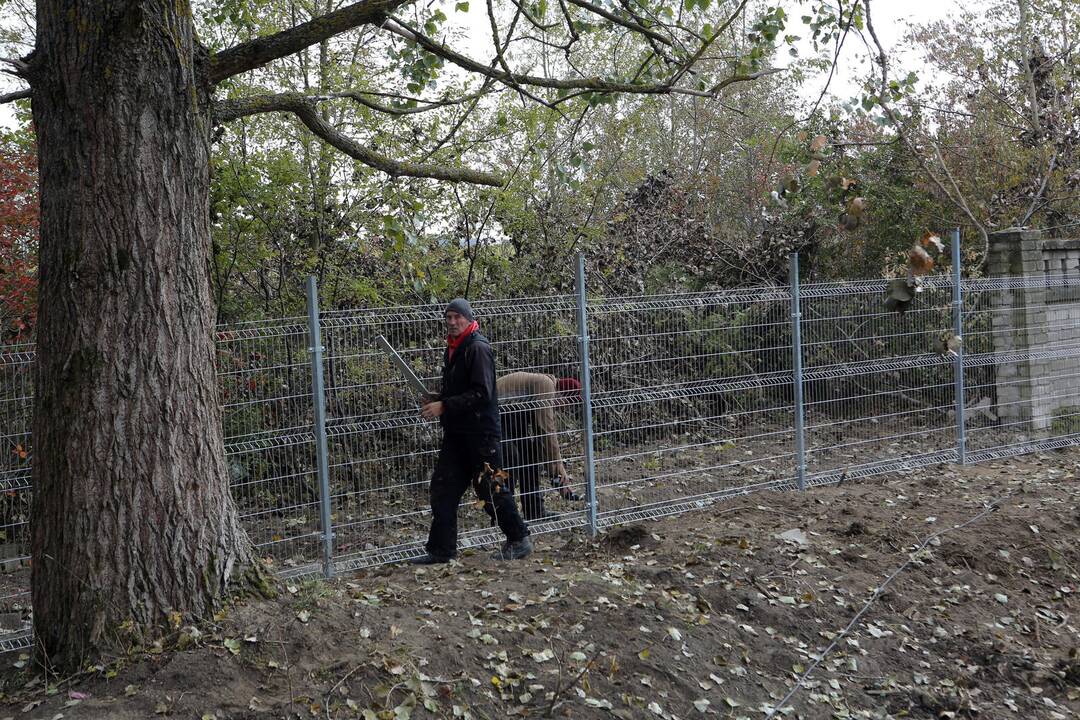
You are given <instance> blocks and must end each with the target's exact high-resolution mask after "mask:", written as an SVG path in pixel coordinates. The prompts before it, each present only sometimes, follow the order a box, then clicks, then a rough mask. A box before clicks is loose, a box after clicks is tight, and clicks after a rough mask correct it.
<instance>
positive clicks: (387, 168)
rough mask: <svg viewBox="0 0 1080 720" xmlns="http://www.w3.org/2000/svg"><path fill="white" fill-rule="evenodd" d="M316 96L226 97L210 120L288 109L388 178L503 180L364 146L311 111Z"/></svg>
mask: <svg viewBox="0 0 1080 720" xmlns="http://www.w3.org/2000/svg"><path fill="white" fill-rule="evenodd" d="M320 99H326V98H325V97H324V98H317V97H312V96H308V95H301V94H299V93H284V94H281V95H264V96H260V97H254V98H245V99H243V100H229V101H225V102H219V103H216V104H215V106H214V119H215V121H216V122H218V123H222V122H229V121H230V120H237V119H239V118H242V117H247V116H249V115H257V114H260V113H268V112H291V113H293V114H294V115H296V117H298V118H299V119H300V122H302V123H304V125H306V126H307V128H308V130H310V131H311V132H312V133H314V134H315V135H316V136H318V137H320V138H322V139H323V140H325V141H326V142H327V143H328V144H330V145H332V146H333V147H335V148H337V149H338V150H340V151H341V152H343V153H345V154H346V155H348V156H349V157H352V158H355V159H356V160H359V161H360V162H362V163H364V164H365V165H369V166H371V167H373V168H375V169H376V170H381V171H382V172H384V173H386V174H387V175H389V176H391V177H421V178H432V179H434V180H446V181H449V182H467V183H473V184H474V185H491V186H493V187H502V185H503V184H504V181H503V179H502V178H501V177H500V176H498V175H496V174H494V173H489V172H483V171H480V170H471V169H469V168H451V167H446V166H443V165H423V164H417V163H407V162H401V161H399V160H394V159H393V158H391V157H388V156H386V155H383V154H382V153H379V152H376V151H374V150H372V149H371V148H368V147H365V146H364V145H361V144H360V143H358V142H356V141H355V140H353V139H352V138H349V137H347V136H345V135H344V134H343V133H341V132H340V131H339V130H338V129H337V128H335V127H334V126H333V125H331V124H330V123H329V122H327V121H326V120H325V119H323V118H322V117H321V116H320V115H319V113H317V112H315V106H316V102H317V100H320Z"/></svg>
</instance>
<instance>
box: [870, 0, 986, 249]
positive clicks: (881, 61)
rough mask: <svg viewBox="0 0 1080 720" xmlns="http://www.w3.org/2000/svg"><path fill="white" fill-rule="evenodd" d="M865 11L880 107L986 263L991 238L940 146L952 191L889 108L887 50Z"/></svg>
mask: <svg viewBox="0 0 1080 720" xmlns="http://www.w3.org/2000/svg"><path fill="white" fill-rule="evenodd" d="M862 3H863V8H864V9H865V10H866V14H865V18H866V30H867V31H868V32H869V33H870V37H871V38H872V39H873V41H874V45H875V46H876V47H877V52H878V56H877V62H878V65H879V66H880V68H881V79H880V83H881V84H880V87H879V89H878V98H877V99H878V104H879V105H880V106H881V109H882V111H883V112H884V113H885V115H886V116H887V117H888V118H889V120H890V121H891V122H892V124H893V126H894V127H895V128H896V132H897V134H898V135H899V136H900V139H901V140H903V141H904V144H905V145H907V148H908V150H909V151H910V152H911V154H912V156H913V157H914V158H915V161H916V162H917V163H919V166H920V167H921V168H922V169H923V171H925V172H926V174H927V176H928V177H929V178H930V180H931V181H932V182H933V183H934V185H935V186H937V188H938V190H940V191H941V192H942V194H944V195H945V197H946V198H948V199H949V201H950V202H951V203H952V204H953V205H955V206H956V207H957V208H958V209H959V210H960V211H961V212H962V213H963V214H964V215H966V216H967V218H968V220H970V221H971V224H972V225H974V226H975V228H976V229H977V230H978V231H979V235H980V236H981V237H982V241H983V247H982V259H984V260H985V259H986V256H987V254H988V253H989V249H990V235H989V233H988V232H987V230H986V226H985V225H983V223H982V222H981V221H980V220H979V218H977V217H976V216H975V213H974V212H973V211H972V210H971V206H970V205H969V204H968V202H967V198H965V197H964V193H963V192H962V191H961V190H960V186H959V185H958V184H957V183H956V179H955V178H954V177H953V175H952V173H951V172H949V166H948V165H946V164H945V159H944V158H943V157H941V153H940V152H939V151H938V148H937V145H933V147H934V152H935V154H936V156H937V160H938V163H939V164H940V165H941V169H942V171H943V172H944V173H945V178H946V180H948V181H949V185H951V186H952V191H950V190H949V189H948V188H947V187H945V183H944V182H943V181H942V180H941V178H939V177H938V175H937V173H935V172H934V171H933V169H932V168H931V167H930V164H929V163H928V162H927V161H926V158H925V157H924V155H923V152H922V150H921V149H920V148H919V147H918V145H916V144H915V142H914V141H913V140H912V139H911V137H910V135H909V134H908V133H907V131H906V130H905V129H904V125H903V123H902V122H901V118H900V116H899V115H897V113H896V111H895V110H893V108H892V105H890V104H889V102H888V100H887V99H886V98H887V96H888V84H889V58H888V56H887V55H886V54H885V48H884V47H883V46H882V44H881V41H880V40H879V39H878V36H877V33H876V32H875V31H874V22H873V20H872V18H871V16H870V0H862Z"/></svg>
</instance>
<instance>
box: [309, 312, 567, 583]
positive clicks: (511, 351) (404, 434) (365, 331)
mask: <svg viewBox="0 0 1080 720" xmlns="http://www.w3.org/2000/svg"><path fill="white" fill-rule="evenodd" d="M574 307H575V306H574V303H573V299H572V298H567V297H549V298H533V299H524V300H515V301H492V302H477V303H474V305H473V310H474V312H475V314H476V317H477V319H478V321H479V323H480V330H481V332H482V333H483V334H484V335H485V336H487V337H488V339H489V340H490V341H491V344H492V349H493V350H494V352H495V359H496V371H497V376H498V382H499V384H500V386H504V383H505V382H506V381H507V380H508V379H511V378H508V377H507V376H510V375H512V374H513V373H529V374H530V376H529V377H530V378H531V379H532V380H538V379H539V378H538V376H539V377H543V376H551V379H548V380H547V382H546V383H540V385H535V384H527V385H526V386H524V388H522V386H521V384H520V383H518V384H517V385H513V384H512V386H513V387H516V388H518V391H517V392H507V393H504V394H505V395H506V397H504V398H500V399H501V407H502V413H503V434H504V443H503V453H504V459H505V464H506V469H507V470H508V471H509V473H510V477H511V480H512V481H513V483H514V485H515V486H516V487H517V489H518V491H519V505H521V506H525V507H526V508H528V509H532V510H534V512H533V513H529V514H530V516H531V519H534V520H535V521H534V522H533V523H532V531H533V532H534V533H537V532H541V531H544V530H553V529H557V528H559V527H566V526H568V525H570V524H575V523H579V522H580V519H579V516H580V504H578V505H575V504H573V503H570V502H566V501H563V500H562V499H561V498H558V497H557V494H556V493H554V492H552V491H551V490H550V489H549V488H548V487H547V484H546V482H547V478H548V477H549V476H550V474H551V468H552V467H553V466H554V464H555V463H554V461H553V460H552V457H551V455H550V453H549V452H548V447H549V445H548V444H547V443H548V442H552V443H555V444H556V446H557V447H559V448H561V453H562V460H563V461H564V464H565V466H566V467H567V473H568V475H570V476H571V477H572V478H574V482H576V483H578V485H579V487H578V490H579V492H580V478H581V475H580V471H579V468H580V462H581V455H582V453H581V449H580V448H581V433H580V430H579V429H578V428H579V426H575V424H574V423H575V420H574V413H573V397H572V396H571V395H565V396H564V395H560V394H559V393H557V392H555V391H554V390H553V388H554V384H555V381H556V380H557V378H559V377H572V376H576V373H577V372H578V367H579V364H580V361H579V357H578V350H577V344H576V340H577V333H576V329H575V327H574ZM443 309H444V306H443V305H430V306H414V307H407V308H387V309H376V310H361V311H343V312H329V313H324V314H323V317H322V330H323V338H324V344H325V346H326V378H327V379H326V385H327V410H328V420H327V435H328V441H329V444H330V448H329V451H330V488H331V496H332V498H333V511H334V535H335V544H336V548H337V551H338V555H339V557H338V560H337V566H338V567H339V568H340V569H342V570H347V569H350V568H355V567H361V566H364V565H370V564H373V563H377V562H385V561H388V560H394V559H400V558H405V557H410V556H413V555H416V554H418V553H419V552H421V550H420V548H421V547H422V545H423V541H424V540H425V539H426V537H427V531H428V527H429V525H430V523H431V514H430V503H429V496H428V487H429V483H430V479H431V474H432V471H433V470H434V468H435V462H436V459H437V455H438V449H439V445H440V443H441V439H442V430H441V428H440V426H439V423H438V422H428V421H424V420H422V419H421V418H420V416H419V398H417V396H416V393H415V391H413V390H412V389H411V388H410V387H409V386H408V385H407V384H406V382H405V380H404V378H403V376H402V374H401V373H400V372H399V371H398V369H397V368H396V367H395V366H394V365H393V364H392V363H391V362H390V361H389V359H388V358H387V356H386V355H385V354H384V353H383V352H382V351H381V350H380V349H379V348H378V347H377V345H376V342H375V338H376V337H377V336H379V335H382V336H383V337H385V338H386V339H387V341H388V342H389V343H390V344H391V345H392V346H393V347H394V348H395V349H396V350H397V352H398V353H399V354H400V355H401V356H402V358H403V359H404V360H405V361H406V362H407V363H409V365H410V366H411V367H412V368H413V370H414V372H415V373H416V374H417V376H418V377H420V378H421V380H422V381H423V382H424V383H425V385H426V386H427V387H428V388H429V390H430V391H431V392H433V393H435V392H438V390H439V388H440V382H441V372H442V362H443V353H444V350H445V347H446V328H445V323H444V320H443ZM575 379H576V377H575ZM537 387H539V388H540V391H537ZM541 414H544V415H545V416H546V417H547V418H549V419H550V420H552V421H553V422H554V424H553V425H550V426H549V424H545V423H538V421H537V417H538V416H539V415H541ZM541 424H542V425H543V427H541ZM547 430H550V431H551V432H550V439H549V438H548V435H549V433H548V432H547ZM522 485H525V487H524V488H523V487H522ZM522 490H525V492H526V494H525V496H524V497H522V496H521V491H522ZM475 500H476V498H475V496H474V495H473V493H472V492H471V491H469V492H468V493H466V495H465V497H464V498H463V499H462V507H461V508H459V534H460V538H461V542H460V544H461V545H462V546H466V547H467V546H470V545H476V544H480V543H485V542H490V541H492V540H494V539H496V538H497V537H499V533H498V530H497V529H494V528H492V527H491V524H490V520H489V518H488V516H487V515H486V514H484V513H483V512H482V511H480V510H479V509H478V508H477V507H475ZM541 501H542V502H543V504H544V508H543V510H544V511H546V512H547V513H550V514H551V515H552V517H547V518H545V517H543V516H542V515H540V513H539V510H538V508H539V506H540V504H541Z"/></svg>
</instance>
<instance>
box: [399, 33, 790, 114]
mask: <svg viewBox="0 0 1080 720" xmlns="http://www.w3.org/2000/svg"><path fill="white" fill-rule="evenodd" d="M383 28H384V29H386V30H388V31H390V32H392V33H394V34H395V35H398V36H400V37H403V38H405V39H406V40H411V41H412V42H415V43H416V44H417V45H419V46H420V47H422V48H424V49H425V50H427V51H428V52H430V53H431V54H433V55H437V56H439V57H441V58H443V59H444V60H448V61H449V62H452V63H453V64H455V65H457V66H458V67H461V68H463V69H465V70H468V71H469V72H474V73H478V74H481V75H486V76H487V77H490V78H493V79H495V80H498V81H499V82H502V83H505V84H506V85H508V86H510V87H515V88H516V87H517V86H520V85H531V86H534V87H545V88H551V89H554V90H592V91H594V92H603V93H627V94H636V95H666V94H669V93H673V94H678V95H694V96H697V97H714V96H715V95H716V94H717V93H718V92H720V90H722V89H724V88H725V87H727V86H728V85H732V84H734V83H739V82H748V81H750V80H756V79H757V78H760V77H764V76H766V75H772V74H774V73H777V72H782V70H783V68H769V69H766V70H760V71H758V72H754V73H740V74H736V75H732V76H730V77H728V78H726V79H724V80H722V81H720V82H719V83H717V84H716V85H715V86H714V87H713V88H712V89H711V90H709V91H701V90H692V89H689V88H679V87H674V86H673V85H672V83H671V82H665V83H656V84H651V85H640V84H637V83H629V82H616V81H613V80H603V79H601V78H599V77H581V78H549V77H543V76H538V75H526V74H518V73H507V72H506V71H505V70H497V69H495V68H492V67H488V66H486V65H484V64H482V63H480V62H477V61H476V60H473V59H472V58H469V57H466V56H465V55H462V54H461V53H459V52H457V51H455V50H453V49H451V48H449V47H447V46H446V45H444V44H443V43H439V42H436V41H434V40H432V39H431V38H429V37H427V36H425V35H423V34H421V33H419V32H417V31H416V30H414V29H413V28H411V27H409V26H408V25H406V24H405V23H403V22H402V21H401V20H398V19H397V18H390V19H388V20H387V21H386V23H385V24H384V25H383Z"/></svg>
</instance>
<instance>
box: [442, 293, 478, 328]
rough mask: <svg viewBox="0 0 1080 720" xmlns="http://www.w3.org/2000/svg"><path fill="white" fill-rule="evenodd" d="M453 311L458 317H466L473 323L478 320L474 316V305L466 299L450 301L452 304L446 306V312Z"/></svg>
mask: <svg viewBox="0 0 1080 720" xmlns="http://www.w3.org/2000/svg"><path fill="white" fill-rule="evenodd" d="M451 310H453V311H454V312H456V313H457V314H458V315H464V316H465V319H466V320H468V321H469V322H472V321H473V320H475V319H476V318H474V317H473V314H472V305H470V304H469V301H468V300H466V299H465V298H454V299H453V300H451V301H450V304H449V305H447V306H446V312H450V311H451Z"/></svg>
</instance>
